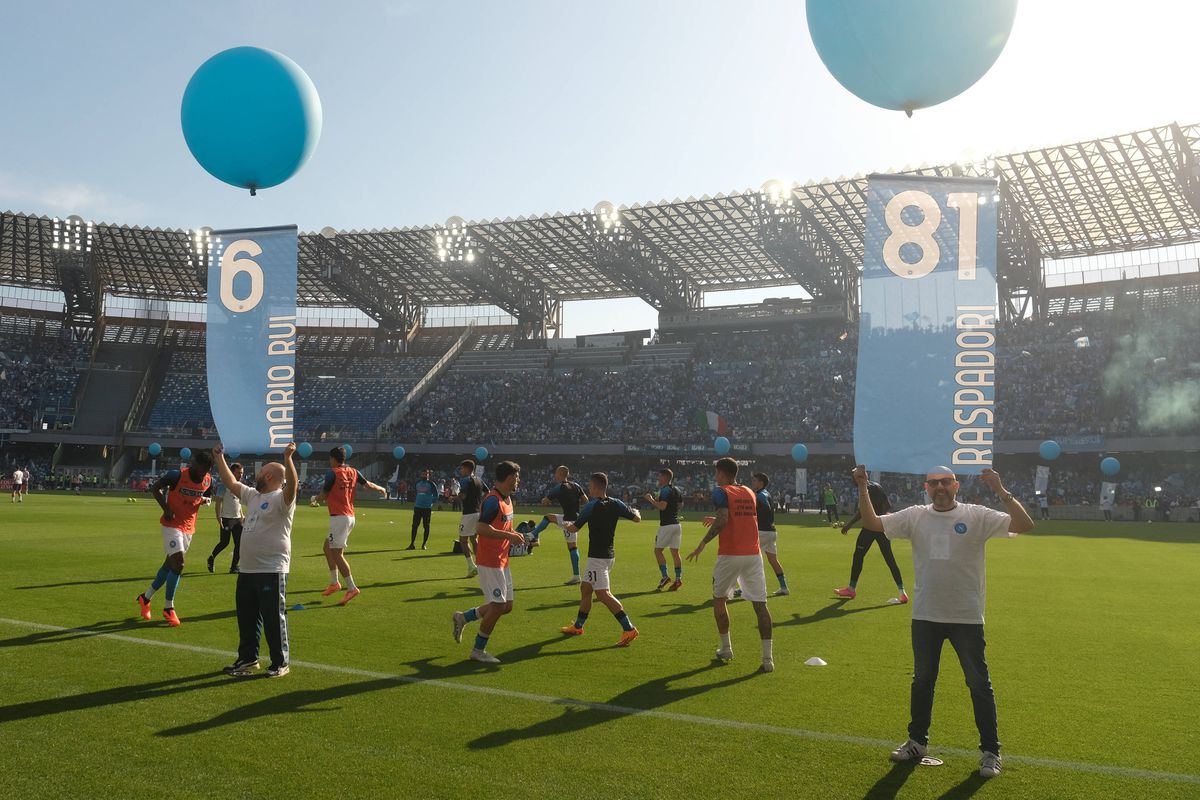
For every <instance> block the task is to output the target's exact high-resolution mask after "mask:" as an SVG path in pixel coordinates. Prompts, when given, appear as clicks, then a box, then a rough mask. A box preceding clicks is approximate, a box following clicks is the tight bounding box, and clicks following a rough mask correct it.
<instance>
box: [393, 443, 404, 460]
mask: <svg viewBox="0 0 1200 800" xmlns="http://www.w3.org/2000/svg"><path fill="white" fill-rule="evenodd" d="M406 452H407V451H406V450H405V449H404V448H403V447H401V446H400V445H396V446H395V447H393V448H392V458H394V459H396V460H397V461H399V460H400V459H402V458H404V454H405V453H406Z"/></svg>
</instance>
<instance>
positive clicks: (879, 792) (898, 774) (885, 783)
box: [863, 761, 917, 800]
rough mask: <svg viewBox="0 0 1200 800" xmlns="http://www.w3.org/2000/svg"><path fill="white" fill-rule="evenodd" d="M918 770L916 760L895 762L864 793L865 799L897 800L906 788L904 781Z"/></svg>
mask: <svg viewBox="0 0 1200 800" xmlns="http://www.w3.org/2000/svg"><path fill="white" fill-rule="evenodd" d="M916 771H917V765H916V762H913V761H905V762H902V763H900V764H893V765H892V768H891V769H889V770H888V771H887V773H886V774H885V775H884V776H883V777H882V778H880V779H879V780H877V781H876V782H875V785H874V786H872V787H871V788H870V789H868V790H867V793H866V794H865V795H863V800H895V797H896V796H897V795H898V794H900V790H901V789H903V788H904V782H905V781H907V780H908V778H909V776H910V775H912V774H913V773H914V772H916Z"/></svg>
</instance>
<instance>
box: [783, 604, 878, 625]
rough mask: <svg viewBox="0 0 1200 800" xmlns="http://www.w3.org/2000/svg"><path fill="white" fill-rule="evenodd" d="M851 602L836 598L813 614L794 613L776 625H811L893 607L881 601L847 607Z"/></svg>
mask: <svg viewBox="0 0 1200 800" xmlns="http://www.w3.org/2000/svg"><path fill="white" fill-rule="evenodd" d="M848 602H850V601H849V600H848V599H846V598H841V599H838V600H834V601H833V602H832V603H830V604H829V605H827V606H825V607H824V608H818V609H817V610H816V611H814V612H813V613H811V614H808V615H802V614H793V615H792V618H791V619H789V620H784V621H782V622H780V621H776V622H775V627H776V628H779V627H783V626H784V625H811V624H812V623H814V622H824V621H825V620H827V619H840V618H841V617H844V616H847V615H848V614H859V613H861V612H863V611H875V610H876V609H880V608H891V606H890V605H889V604H887V603H880V604H879V605H875V606H855V607H854V608H845V607H844V606H845V605H846V603H848Z"/></svg>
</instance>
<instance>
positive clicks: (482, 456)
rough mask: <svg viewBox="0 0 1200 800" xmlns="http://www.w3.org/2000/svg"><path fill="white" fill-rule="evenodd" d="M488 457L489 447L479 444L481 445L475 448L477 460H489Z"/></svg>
mask: <svg viewBox="0 0 1200 800" xmlns="http://www.w3.org/2000/svg"><path fill="white" fill-rule="evenodd" d="M487 457H488V449H487V448H486V447H484V446H483V445H479V447H476V448H475V460H476V461H487Z"/></svg>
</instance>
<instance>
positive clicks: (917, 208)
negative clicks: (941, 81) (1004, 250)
mask: <svg viewBox="0 0 1200 800" xmlns="http://www.w3.org/2000/svg"><path fill="white" fill-rule="evenodd" d="M996 201H997V193H996V182H995V181H994V180H990V179H986V178H984V179H980V178H926V177H920V176H911V175H904V176H900V175H872V176H871V177H870V178H869V179H868V183H867V215H866V229H865V233H864V240H863V244H864V250H863V272H862V290H861V295H860V301H859V310H860V314H861V316H860V324H859V342H858V378H857V382H856V389H855V401H854V453H855V458H856V460H857V461H858V462H859V463H863V464H866V465H867V467H868V468H870V469H872V470H883V471H887V472H904V473H912V474H924V473H925V472H926V471H927V470H928V469H930V468H931V467H934V466H940V465H944V466H948V467H950V468H951V469H953V470H954V471H955V472H956V473H960V474H977V473H979V472H981V471H982V470H983V469H984V468H985V467H990V466H991V464H992V456H993V450H994V446H993V441H994V435H993V434H994V427H995V374H996V373H995V363H996V348H995V341H996V309H997V305H996V302H997V298H996Z"/></svg>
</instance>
